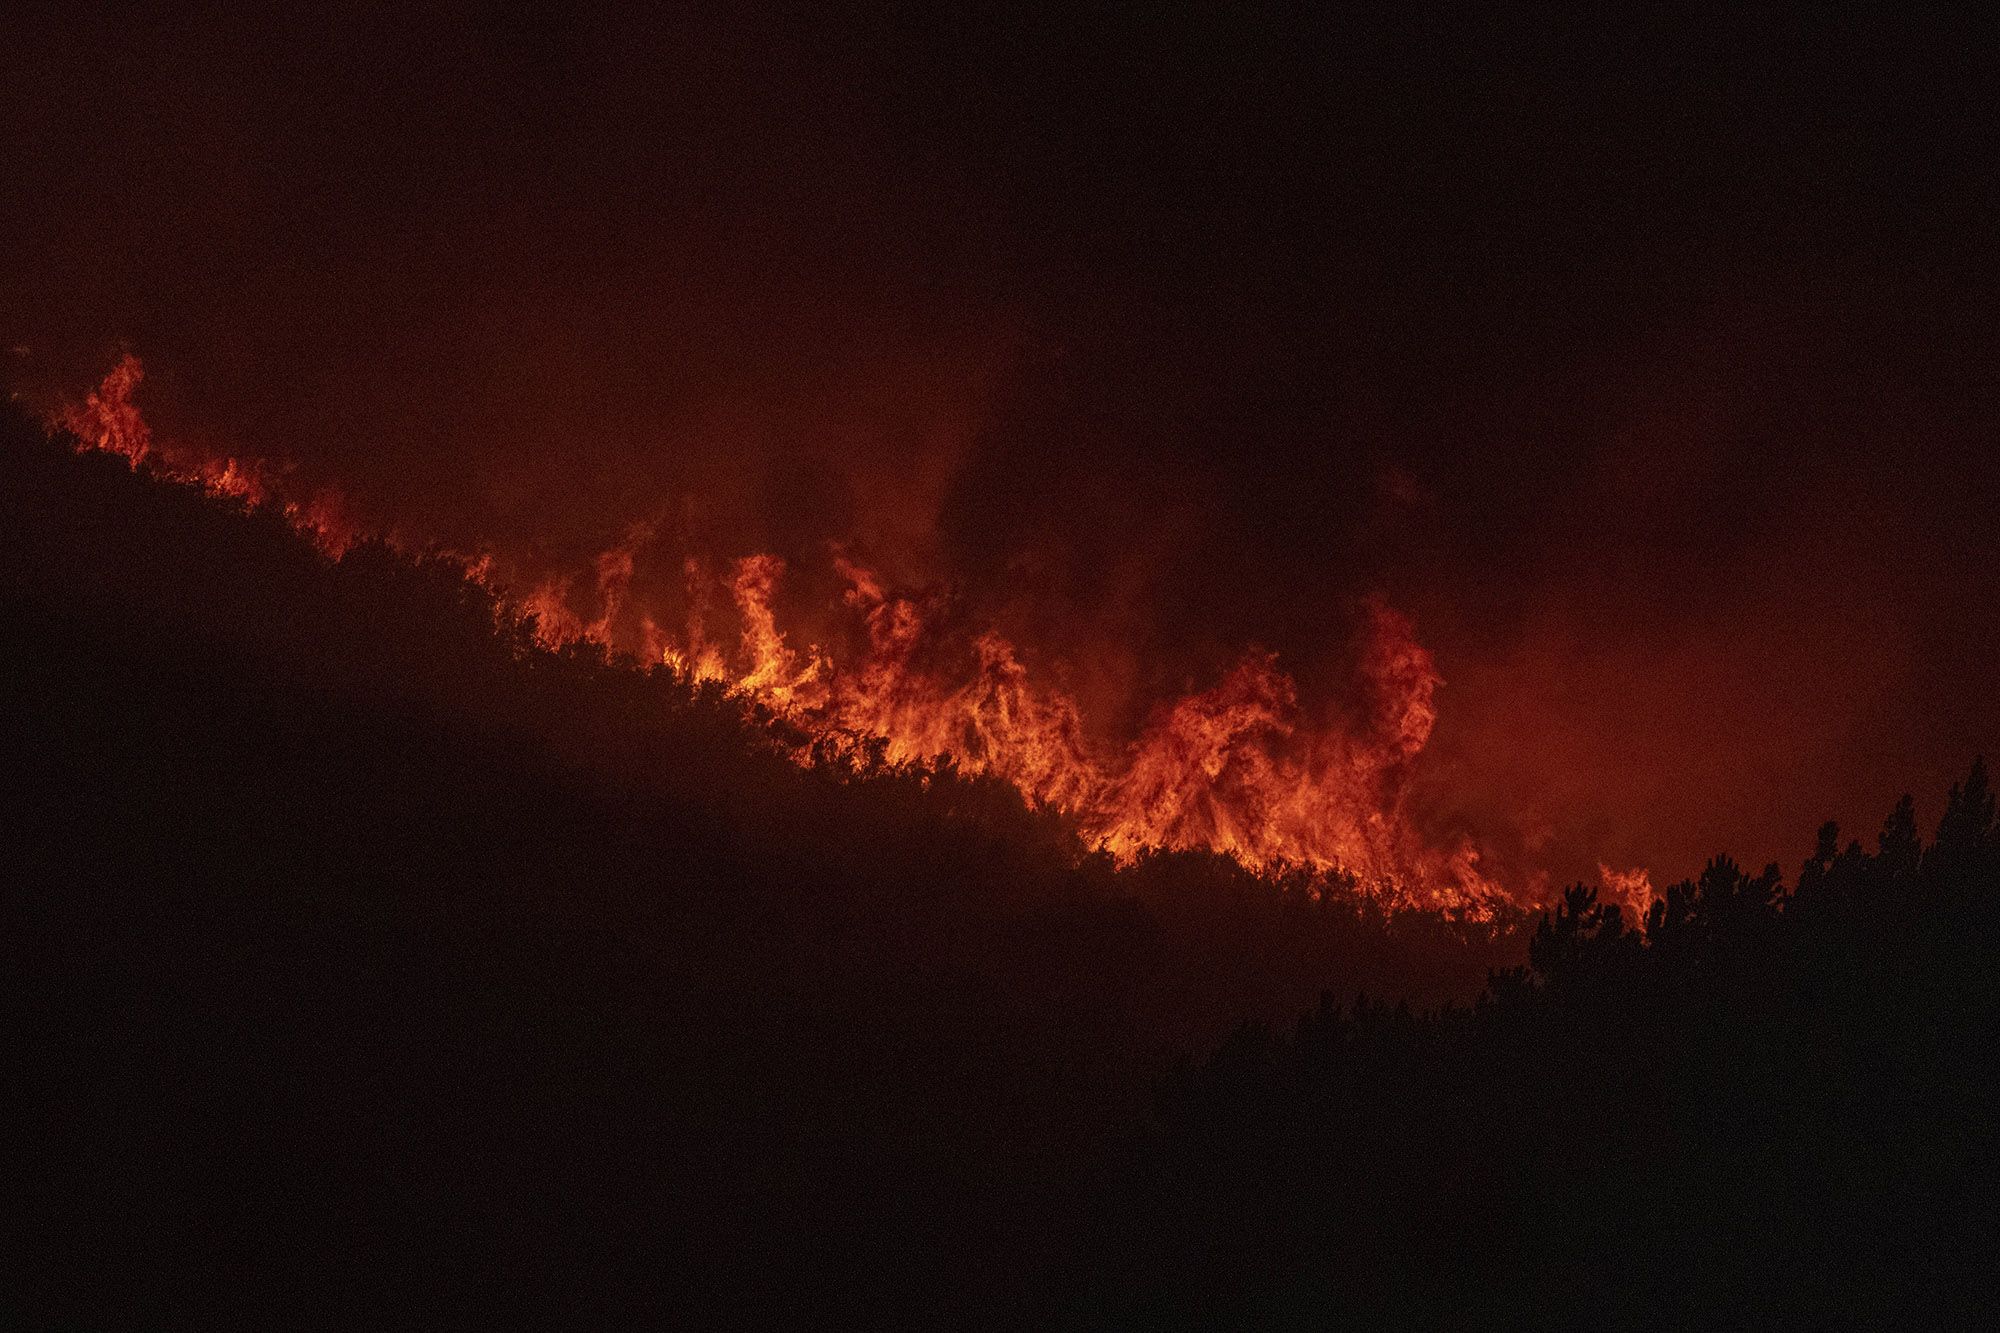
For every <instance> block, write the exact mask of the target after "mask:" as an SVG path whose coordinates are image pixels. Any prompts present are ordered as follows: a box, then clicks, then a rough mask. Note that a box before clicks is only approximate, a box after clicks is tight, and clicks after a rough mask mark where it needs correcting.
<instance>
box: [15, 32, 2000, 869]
mask: <svg viewBox="0 0 2000 1333" xmlns="http://www.w3.org/2000/svg"><path fill="white" fill-rule="evenodd" d="M1745 23H1746V24H1747V25H1749V26H1747V27H1746V28H1745V30H1744V31H1742V32H1737V33H1731V34H1725V35H1720V36H1716V35H1712V36H1710V37H1708V38H1705V39H1704V41H1703V43H1702V44H1699V45H1696V46H1689V45H1688V44H1687V43H1686V42H1684V41H1682V40H1680V39H1679V38H1678V37H1677V36H1676V34H1673V33H1646V34H1635V35H1632V37H1631V40H1630V41H1629V42H1628V41H1626V40H1625V39H1624V38H1620V37H1617V36H1614V35H1610V34H1598V35H1591V36H1584V35H1577V34H1568V33H1562V32H1557V31H1547V32H1536V31H1528V30H1520V31H1515V30H1509V31H1507V32H1504V33H1503V32H1500V31H1499V30H1497V29H1492V30H1484V29H1469V30H1464V31H1456V30H1454V31H1445V30H1441V29H1439V30H1433V29H1415V28H1413V29H1411V30H1407V31H1376V30H1368V31H1362V30H1359V29H1330V28H1313V29H1309V30H1307V29H1301V30H1294V29H1292V28H1290V27H1287V26H1285V25H1280V24H1276V23H1274V22H1267V21H1266V20H1264V19H1261V18H1256V17H1253V16H1242V17H1238V18H1233V19H1232V18H1225V17H1215V16H1209V17H1203V16H1198V15H1183V16H1180V17H1176V18H1172V19H1163V20H1161V21H1159V22H1157V23H1149V24H1146V25H1141V26H1128V25H1119V24H1114V23H1109V22H1107V23H1104V24H1101V25H1097V26H1092V27H1082V28H1069V29H1063V28H1059V27H1051V26H1049V25H1046V24H1021V25H1018V26H1015V25H1009V24H1004V23H999V22H994V23H992V24H986V23H980V22H974V21H971V20H961V21H947V20H943V19H937V18H933V17H922V18H919V17H916V16H910V17H908V18H907V21H901V20H899V21H897V22H893V23H890V22H887V21H885V20H882V19H880V17H879V16H876V17H874V18H872V19H871V20H870V21H868V22H867V23H863V22H861V21H859V20H858V19H857V20H856V21H855V22H853V23H849V22H846V21H843V20H841V19H837V18H831V17H829V18H815V19H812V20H810V21H807V20H799V21H796V22H794V21H785V22H779V21H776V20H770V21H766V20H761V19H759V20H752V19H743V18H737V19H730V20H704V21H694V20H684V19H680V18H656V19H650V20H643V21H639V20H632V19H628V18H619V17H611V16H600V15H593V14H590V13H587V12H583V11H574V12H567V13H565V15H563V16H559V17H547V18H543V19H540V20H537V21H536V25H535V26H531V27H523V26H522V24H521V22H520V21H519V20H518V19H516V18H515V17H513V16H509V15H506V14H503V13H502V12H500V11H498V10H495V9H490V8H482V7H470V8H467V9H465V10H464V11H462V12H448V11H432V12H431V13H430V14H428V15H427V16H426V17H424V18H422V19H417V18H413V17H410V16H408V15H405V14H402V13H401V12H400V11H390V10H381V11H377V10H375V9H373V8H370V7H341V6H336V7H334V8H332V9H329V10H326V11H324V12H322V13H321V14H319V15H318V16H316V17H314V18H311V19H306V20H302V21H298V22H287V23H284V24H275V23H274V24H269V25H256V24H252V23H250V22H248V21H243V20H239V19H237V18H234V17H232V16H229V15H227V14H224V13H221V12H217V13H213V14H209V15H206V16H200V15H196V16H188V15H185V14H181V13H180V12H179V11H178V10H177V11H175V13H173V14H167V13H164V12H162V13H158V14H153V15H150V16H149V15H148V13H147V12H145V11H143V10H141V11H138V12H136V13H135V14H133V15H131V16H128V17H126V18H122V19H120V20H118V21H117V22H111V21H109V20H106V21H103V22H101V23H93V22H87V21H86V22H66V23H62V24H55V23H50V24H47V25H43V26H41V27H37V26H36V25H34V24H33V23H26V24H24V25H23V31H22V32H21V33H20V34H18V36H19V40H15V41H11V42H10V44H9V45H10V50H9V52H8V53H7V54H6V55H5V56H4V57H0V60H4V62H5V63H4V68H0V74H4V78H5V83H6V86H7V89H8V97H9V99H10V101H9V107H8V114H7V116H6V118H5V126H6V127H5V129H4V130H0V165H4V166H5V168H6V177H7V179H8V182H9V185H8V189H7V197H6V201H5V206H4V209H0V227H4V230H0V241H4V243H5V247H6V253H7V255H8V256H9V258H8V260H7V262H6V264H5V266H4V269H0V317H4V320H5V327H4V329H0V333H4V336H5V341H6V343H7V345H9V346H11V347H12V348H14V351H13V352H12V353H11V359H10V365H9V372H10V380H11V381H12V383H13V384H14V386H15V387H17V388H19V389H20V390H21V391H23V392H24V393H27V394H28V395H29V396H31V397H35V396H41V397H47V396H49V395H52V394H57V393H62V392H72V391H75V390H76V389H79V388H81V387H83V386H87V385H89V384H90V383H93V382H94V381H95V380H96V378H97V377H98V376H100V375H102V374H103V372H104V371H105V370H106V369H108V368H109V366H110V365H111V364H112V363H113V362H115V360H116V358H117V355H118V354H119V352H120V351H121V350H123V349H125V348H128V347H129V348H131V349H133V350H136V351H138V352H139V353H140V354H142V355H143V356H144V357H145V359H146V362H147V366H148V371H149V382H148V388H147V394H148V400H147V409H148V412H149V415H151V416H152V417H153V419H154V420H155V423H156V425H157V426H158V427H159V428H160V429H162V430H163V431H171V432H175V433H177V434H178V435H180V436H183V437H185V438H189V439H193V440H198V441H201V442H204V443H205V444H207V445H208V446H210V447H213V448H215V449H218V450H221V451H229V452H244V453H249V454H257V455H263V456H268V457H273V458H279V459H284V460H288V461H289V462H290V463H291V464H292V465H294V466H295V467H296V469H297V471H298V474H299V475H300V477H301V478H304V479H306V480H308V481H310V482H312V483H315V484H329V485H333V486H337V487H338V488H339V490H340V491H341V493H342V494H343V496H345V497H347V499H348V500H349V501H350V502H351V504H352V505H353V507H354V510H355V512H356V514H357V516H359V517H360V518H361V519H362V520H363V522H364V523H365V524H368V525H371V526H379V527H384V528H389V529H392V530H396V531H398V532H401V533H403V534H404V535H406V536H409V537H411V538H412V539H415V540H418V541H428V540H438V541H443V542H446V543H449V544H453V545H456V546H459V547H461V548H464V549H500V550H504V551H507V552H510V553H512V555H513V557H514V558H515V559H516V560H517V562H518V563H519V564H520V566H521V567H522V568H524V569H527V568H532V569H539V570H557V569H587V568H588V567H589V564H590V561H591V560H592V559H593V558H594V557H595V555H596V554H597V553H599V552H601V551H603V550H605V549H607V548H610V547H612V546H615V545H617V544H619V543H620V542H622V541H625V540H626V539H627V538H628V536H629V534H630V533H631V531H632V530H633V526H634V525H635V524H646V525H649V526H650V528H651V530H653V531H655V532H657V533H658V534H660V536H659V542H660V546H661V550H662V551H667V552H672V553H675V556H676V558H674V559H668V560H663V561H662V562H661V567H662V568H663V569H666V570H668V571H673V570H677V569H678V558H677V555H678V553H679V552H681V551H689V552H702V553H707V554H709V555H711V556H713V557H715V558H718V559H728V558H733V557H736V556H740V555H744V554H748V553H750V552H753V551H772V552H775V553H777V554H779V555H781V556H783V557H785V558H786V559H787V560H788V561H789V562H790V563H791V564H792V566H793V567H794V570H795V580H794V583H795V586H794V588H793V595H795V597H796V605H795V606H793V607H792V608H791V610H792V612H793V613H794V615H795V616H796V617H799V618H802V619H803V620H805V621H808V622H809V620H810V617H811V615H812V614H813V613H812V611H811V610H810V608H812V607H815V606H824V605H829V604H833V603H836V602H837V600H838V599H837V588H836V587H835V582H836V578H835V575H834V573H833V566H832V563H831V559H830V557H829V554H828V544H829V543H832V542H838V543H842V544H844V546H845V548H846V549H849V550H852V551H856V552H859V553H862V554H865V555H866V557H867V558H868V559H869V560H870V562H871V563H872V564H873V565H874V566H875V567H877V568H880V569H882V570H884V571H886V573H887V574H888V575H889V576H892V577H894V578H895V579H897V580H898V581H900V582H901V583H903V584H904V585H907V586H936V585H940V584H949V585H950V586H951V587H953V588H954V589H957V590H958V593H959V596H960V598H961V600H962V602H963V603H964V604H966V605H969V606H973V607H977V608H978V610H979V613H980V614H981V615H982V616H983V617H985V618H986V619H988V620H990V621H991V622H992V623H995V624H997V625H999V626H1000V627H1002V628H1003V629H1004V630H1005V631H1006V632H1007V633H1008V634H1009V636H1010V637H1012V638H1013V639H1014V640H1015V641H1016V642H1018V643H1020V644H1022V645H1023V650H1024V652H1025V653H1026V654H1027V655H1028V657H1029V658H1030V660H1031V663H1032V665H1034V666H1035V667H1036V669H1037V670H1039V671H1046V672H1047V673H1049V675H1050V678H1051V679H1060V680H1061V681H1062V682H1063V684H1064V685H1065V687H1066V688H1068V689H1069V690H1070V691H1072V692H1073V693H1074V694H1075V695H1076V696H1077V698H1078V699H1079V700H1080V701H1081V703H1082V704H1083V705H1084V706H1085V708H1086V711H1087V712H1088V714H1089V716H1091V717H1092V718H1093V719H1096V721H1095V722H1094V723H1093V725H1096V726H1099V727H1101V728H1102V729H1103V730H1104V731H1105V732H1106V733H1107V734H1129V733H1131V732H1133V731H1135V730H1136V729H1137V728H1138V727H1139V726H1140V725H1141V724H1142V722H1143V720H1144V718H1145V717H1146V715H1147V713H1148V710H1149V709H1150V708H1152V707H1154V706H1155V705H1157V704H1158V703H1159V702H1160V701H1162V700H1164V699H1170V698H1172V697H1174V696H1175V695H1177V694H1179V693H1181V692H1184V691H1185V690H1187V689H1188V688H1190V686H1195V687H1201V686H1205V685H1206V684H1208V683H1211V682H1212V681H1213V680H1214V679H1215V678H1216V676H1217V675H1218V673H1220V672H1221V671H1223V670H1224V669H1225V668H1226V667H1227V665H1228V664H1229V663H1230V662H1233V661H1235V660H1236V659H1237V658H1238V657H1239V656H1240V654H1241V653H1242V652H1243V650H1244V649H1245V647H1246V646H1248V645H1261V646H1263V647H1267V648H1270V649H1272V650H1275V651H1276V652H1277V653H1278V654H1279V655H1280V659H1281V660H1282V661H1283V662H1284V663H1285V664H1286V665H1287V667H1288V668H1289V669H1290V670H1291V671H1292V673H1293V674H1294V675H1295V676H1296V677H1297V678H1298V681H1299V685H1300V689H1301V695H1302V703H1303V704H1304V706H1305V707H1307V708H1308V709H1314V708H1318V709H1324V710H1333V709H1337V708H1338V707H1340V706H1341V704H1342V696H1343V691H1344V690H1345V689H1347V688H1348V687H1347V682H1348V681H1349V679H1350V677H1351V675H1352V666H1353V655H1354V646H1353V645H1354V634H1355V624H1356V616H1357V610H1356V608H1357V607H1359V606H1361V605H1363V604H1364V602H1365V599H1366V598H1367V597H1368V596H1369V595H1370V594H1381V595H1384V596H1386V597H1387V598H1388V599H1389V601H1390V602H1392V603H1393V604H1394V605H1396V606H1398V607H1400V608H1402V609H1403V610H1405V611H1407V612H1408V613H1410V614H1411V615H1412V616H1413V617H1414V619H1415V622H1416V626H1417V634H1418V636H1419V638H1420V639H1421V640H1422V641H1423V642H1424V643H1425V644H1426V645H1427V646H1428V647H1429V648H1430V649H1431V650H1432V651H1433V652H1434V654H1435V656H1436V661H1437V665H1438V669H1439V671H1440V672H1441V674H1442V676H1443V678H1444V681H1445V684H1444V686H1443V687H1442V689H1441V690H1440V692H1439V694H1438V697H1437V703H1438V708H1439V719H1438V724H1437V728H1436V731H1435V734H1434V736H1433V737H1432V739H1431V743H1430V746H1429V748H1428V749H1427V751H1426V752H1425V756H1424V767H1423V769H1422V771H1421V774H1420V776H1419V779H1418V786H1417V789H1416V791H1415V792H1414V793H1413V800H1415V801H1416V802H1417V803H1418V805H1419V807H1420V813H1421V817H1422V818H1424V819H1426V820H1429V821H1431V822H1433V823H1435V824H1436V825H1437V826H1438V827H1439V828H1453V829H1456V828H1469V829H1471V830H1474V831H1476V832H1477V833H1478V834H1479V836H1480V837H1481V838H1482V839H1483V840H1485V841H1486V842H1488V843H1489V844H1490V845H1492V846H1493V847H1495V848H1496V849H1497V853H1496V854H1498V855H1501V856H1502V857H1503V858H1506V859H1510V860H1514V861H1518V862H1520V863H1524V864H1525V863H1528V862H1533V863H1536V864H1540V865H1542V866H1545V867H1547V868H1549V869H1550V870H1551V872H1552V873H1554V874H1556V875H1557V876H1558V877H1568V876H1575V875H1584V874H1588V873H1589V872H1590V871H1591V869H1592V868H1593V867H1594V866H1595V864H1596V863H1597V862H1598V861H1600V860H1602V861H1608V862H1611V863H1613V864H1618V865H1647V866H1651V867H1653V868H1654V870H1655V878H1656V880H1657V879H1662V878H1671V877H1676V876H1679V875H1682V874H1686V873H1688V872H1690V871H1692V870H1694V869H1695V868H1697V867H1698V864H1699V862H1700V860H1701V859H1702V858H1703V857H1705V856H1706V855H1708V854H1710V853H1712V852H1715V851H1719V850H1725V849H1727V850H1732V851H1734V852H1735V853H1736V854H1737V855H1738V856H1739V858H1741V859H1744V860H1747V861H1751V862H1753V863H1761V862H1762V861H1764V860H1766V859H1773V858H1775V859H1782V860H1784V861H1785V862H1787V863H1789V862H1791V861H1794V860H1795V859H1796V858H1798V857H1799V856H1800V855H1802V854H1803V853H1804V852H1805V851H1806V850H1807V849H1808V846H1809V842H1810V837H1811V833H1812V830H1813V828H1814V827H1815V826H1816V825H1817V824H1818V823H1819V822H1820V821H1822V820H1823V819H1826V818H1829V817H1837V818H1839V819H1841V820H1843V821H1844V822H1845V823H1847V824H1848V825H1849V826H1850V827H1851V831H1853V832H1856V833H1862V832H1865V831H1866V830H1867V828H1868V826H1870V825H1872V824H1873V822H1874V821H1875V820H1876V819H1878V818H1879V817H1880V816H1881V814H1883V813H1884V812H1885V811H1886V809H1887V807H1888V805H1889V804H1890V803H1891V802H1892V801H1893V800H1894V798H1895V797H1896V796H1897V795H1898V794H1899V793H1901V792H1902V791H1904V790H1913V791H1916V792H1919V793H1933V792H1937V791H1940V790H1942V789H1943V787H1944V786H1945V785H1946V784H1947V783H1948V782H1949V781H1950V780H1951V779H1952V778H1953V777H1955V776H1956V775H1957V774H1958V773H1960V772H1961V771H1962V770H1963V768H1964V766H1965V765H1966V763H1967V762H1968V761H1969V760H1970V758H1971V756H1972V755H1973V754H1974V753H1975V752H1978V751H1980V750H1985V751H1987V752H1988V753H1992V752H1995V751H1996V750H2000V691H1996V690H1995V689H1994V686H1993V682H1994V679H1995V677H1994V661H1995V653H1996V645H2000V573H1996V566H2000V562H1996V560H1995V543H1994V539H1993V522H1992V513H1993V512H1994V509H1995V501H1996V499H2000V480H1997V479H1996V467H1995V464H1994V462H1993V451H1992V448H1991V440H1992V438H1993V434H1994V430H1995V428H1996V426H2000V410H1996V399H1995V393H1994V391H1995V387H1996V385H1995V374H1996V367H2000V360H1996V358H1995V356H1994V352H1995V351H1996V350H2000V349H1996V348H1995V346H1994V341H1995V339H1994V332H1993V326H1992V322H1991V314H1990V312H1991V310H1992V309H1994V308H1995V305H1994V301H1993V297H1994V296H1995V295H1996V292H1995V290H1994V286H1995V284H1994V282H1993V278H1994V274H1993V272H1992V262H1991V258H1990V255H1991V246H1990V244H1987V243H1985V238H1984V237H1983V236H1982V233H1981V231H1980V224H1979V222H1978V217H1979V214H1978V212H1977V208H1976V204H1977V200H1978V198H1979V195H1978V194H1977V191H1978V190H1979V189H1980V188H1981V187H1980V186H1979V184H1978V182H1979V180H1980V179H1981V176H1980V172H1979V157H1980V146H1979V144H1978V142H1977V138H1978V136H1977V135H1975V134H1971V133H1966V132H1962V127H1963V126H1965V125H1968V124H1970V123H1972V121H1971V120H1970V119H1968V118H1967V116H1966V112H1967V110H1968V108H1969V107H1970V105H1971V99H1972V95H1973V92H1974V90H1975V89H1976V79H1975V78H1974V77H1973V72H1972V71H1970V70H1969V68H1968V67H1967V66H1965V65H1964V64H1963V63H1962V58H1961V57H1958V56H1955V55H1954V54H1953V52H1954V51H1955V50H1960V49H1965V50H1970V49H1976V45H1965V44H1963V43H1961V42H1959V41H1957V40H1956V39H1954V38H1953V37H1952V35H1950V34H1938V35H1937V36H1936V37H1935V38H1930V37H1925V38H1922V39H1921V40H1920V39H1919V37H1918V36H1917V35H1914V34H1911V33H1885V32H1878V31H1869V32H1841V31H1838V30H1834V31H1830V32H1829V33H1828V34H1826V35H1825V37H1824V40H1821V41H1817V42H1815V43H1814V44H1812V45H1811V46H1810V48H1809V50H1810V53H1811V54H1810V55H1809V56H1802V55H1800V54H1799V50H1800V49H1801V48H1798V47H1796V46H1794V45H1787V46H1784V47H1782V48H1780V47H1779V46H1777V45H1775V44H1774V43H1773V41H1772V40H1771V39H1772V37H1773V34H1771V33H1769V32H1766V31H1763V30H1761V29H1759V28H1757V27H1756V23H1757V21H1756V20H1745ZM1725 37H1726V40H1725ZM1503 39H1504V40H1503ZM1864 50H1866V51H1869V52H1872V53H1874V54H1875V55H1876V57H1877V58H1876V59H1874V60H1872V61H1870V62H1866V63H1865V65H1864V63H1863V62H1860V61H1858V60H1854V59H1852V57H1853V56H1855V55H1856V54H1857V53H1859V52H1862V51H1864ZM1885 50H1886V51H1889V52H1891V53H1893V54H1894V55H1895V56H1896V57H1897V58H1895V59H1883V58H1881V55H1882V53H1883V52H1884V51H1885ZM1864 69H1865V70H1866V71H1867V72H1866V73H1864V72H1863V71H1864ZM1892 75H1893V77H1892ZM663 595H664V594H663Z"/></svg>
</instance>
